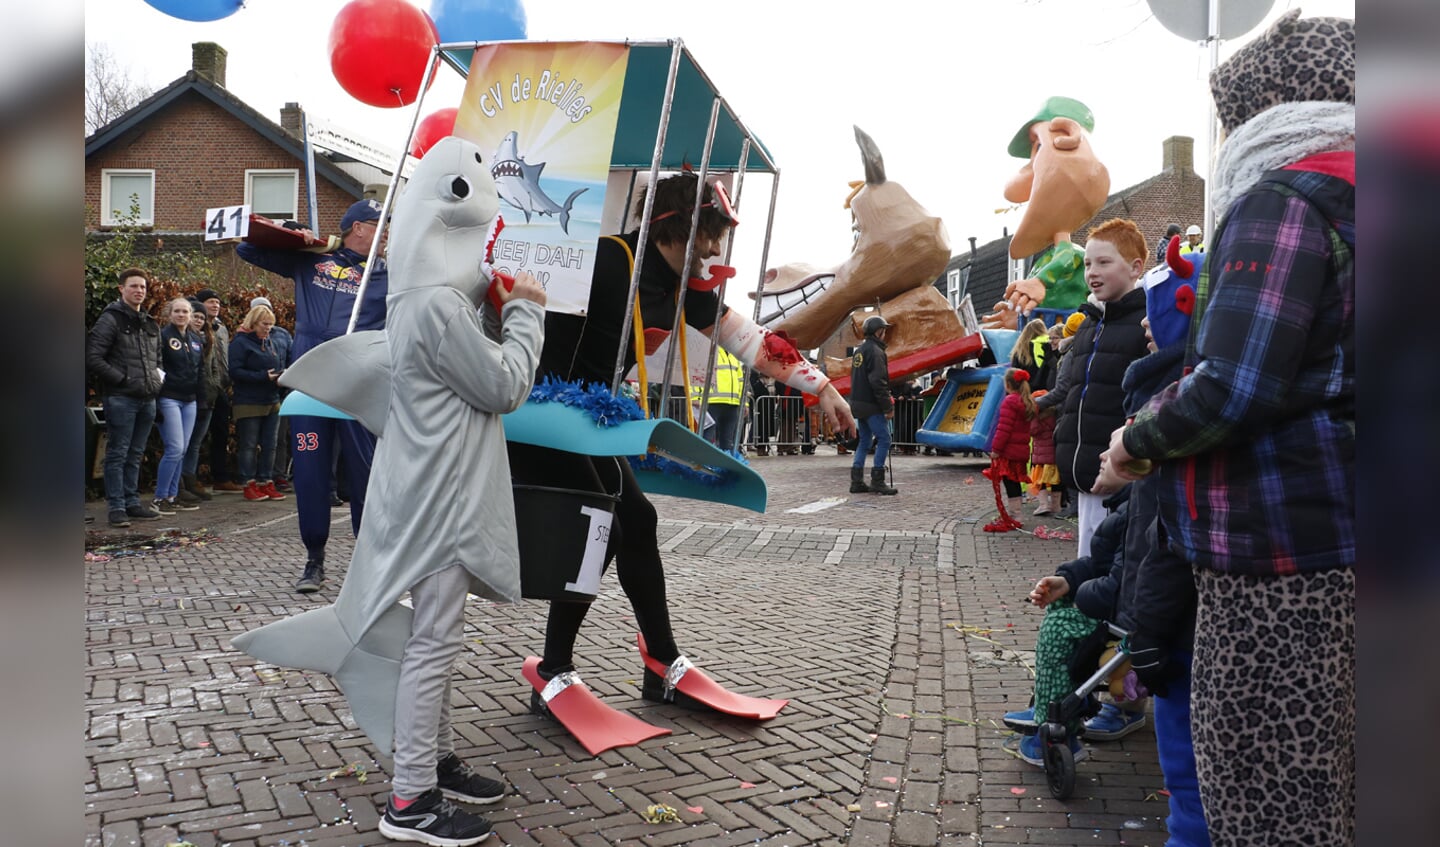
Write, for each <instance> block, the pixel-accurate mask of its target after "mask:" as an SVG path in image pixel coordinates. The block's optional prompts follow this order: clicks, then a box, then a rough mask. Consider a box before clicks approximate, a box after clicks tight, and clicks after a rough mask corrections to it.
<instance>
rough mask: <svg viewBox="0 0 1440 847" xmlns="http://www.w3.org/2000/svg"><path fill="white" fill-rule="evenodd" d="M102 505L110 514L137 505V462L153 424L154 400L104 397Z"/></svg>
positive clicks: (141, 456)
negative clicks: (103, 483) (104, 503)
mask: <svg viewBox="0 0 1440 847" xmlns="http://www.w3.org/2000/svg"><path fill="white" fill-rule="evenodd" d="M104 406H105V502H106V503H107V504H108V506H109V508H110V511H112V512H123V511H125V508H126V507H127V506H138V505H140V460H141V459H142V458H144V456H145V439H146V438H148V437H149V435H150V427H152V426H154V425H155V400H154V398H149V399H145V400H141V399H140V398H138V397H121V396H112V397H106V398H105V403H104Z"/></svg>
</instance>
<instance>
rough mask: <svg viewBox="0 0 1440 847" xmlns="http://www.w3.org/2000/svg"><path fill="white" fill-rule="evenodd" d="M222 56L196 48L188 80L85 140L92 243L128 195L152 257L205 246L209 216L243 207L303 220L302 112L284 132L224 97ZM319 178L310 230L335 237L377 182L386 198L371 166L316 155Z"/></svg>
mask: <svg viewBox="0 0 1440 847" xmlns="http://www.w3.org/2000/svg"><path fill="white" fill-rule="evenodd" d="M225 57H226V51H225V49H224V48H222V47H221V46H220V45H218V44H213V43H209V42H199V43H196V44H194V45H193V46H192V66H191V69H190V70H189V71H188V72H186V74H185V75H184V76H182V77H180V78H179V79H177V80H175V81H174V82H172V83H170V84H169V85H167V86H165V87H164V88H162V89H160V90H159V91H157V92H155V93H154V94H153V95H151V96H150V97H148V98H146V99H145V100H144V101H142V102H141V103H139V104H137V105H136V106H135V107H134V108H132V109H130V110H129V111H127V112H126V113H125V114H123V115H121V116H120V117H119V118H117V119H115V120H114V121H112V122H110V123H109V124H107V125H105V126H103V127H101V128H100V129H98V130H96V132H95V134H94V135H91V136H90V137H89V138H87V139H85V230H86V234H87V237H88V238H95V237H100V238H103V237H105V236H104V233H105V231H106V230H107V229H109V228H111V227H113V226H114V225H115V224H116V223H117V210H119V212H121V213H123V212H126V211H127V210H128V209H129V207H130V203H131V198H132V196H134V197H138V199H139V206H140V219H141V224H142V226H144V227H145V229H146V231H147V232H150V233H153V234H154V235H156V236H157V238H156V240H155V243H156V245H157V247H156V249H165V250H172V249H190V250H193V249H196V248H199V247H201V246H202V245H203V239H204V215H205V210H206V209H208V208H215V207H220V206H233V205H238V204H241V203H246V204H249V205H250V206H251V208H252V210H253V211H254V212H256V213H257V214H261V215H265V216H266V217H270V218H277V219H282V218H283V219H291V220H299V221H302V222H305V221H306V220H307V218H308V217H309V214H308V209H307V200H306V196H307V191H308V189H307V185H306V168H305V145H304V141H303V139H302V138H301V136H300V133H299V130H298V127H299V124H298V108H297V109H294V110H293V112H292V114H289V115H285V116H284V117H283V118H282V119H289V120H287V122H291V121H293V126H292V127H291V128H289V129H287V128H283V127H282V126H281V125H280V124H277V123H275V122H273V121H271V120H269V119H268V118H266V117H265V116H263V115H261V114H260V113H259V112H257V111H255V110H254V109H252V108H251V107H250V106H248V105H246V104H245V103H243V102H242V101H241V100H239V99H238V98H237V97H235V95H233V94H231V93H230V92H228V91H227V90H226V89H225ZM293 105H294V104H290V105H289V106H287V111H290V110H291V107H293ZM315 173H316V191H315V194H316V206H317V212H318V214H317V217H318V219H319V221H318V224H319V225H318V226H314V227H312V228H313V229H315V230H316V231H317V232H321V233H330V234H334V233H338V232H339V229H340V218H341V216H342V215H343V214H344V212H345V209H346V207H348V206H349V205H350V204H351V203H353V202H355V201H356V200H358V199H360V198H361V197H362V196H373V193H374V186H373V185H367V183H368V182H381V183H382V184H381V185H380V186H379V190H380V192H382V195H381V196H383V190H384V187H385V185H384V184H383V183H384V182H386V181H388V177H387V176H386V175H385V174H384V173H383V172H382V171H380V170H378V169H376V168H374V167H371V166H368V165H366V166H358V167H357V163H355V162H354V160H349V159H346V158H345V157H343V156H338V155H335V154H329V153H322V152H321V151H319V150H317V151H316V152H315ZM367 178H368V179H367ZM367 188H368V189H369V193H367ZM158 245H163V247H161V246H158ZM212 250H214V251H215V252H228V251H229V250H230V248H228V247H218V248H217V247H215V246H213V245H212V246H211V247H209V248H207V252H210V251H212Z"/></svg>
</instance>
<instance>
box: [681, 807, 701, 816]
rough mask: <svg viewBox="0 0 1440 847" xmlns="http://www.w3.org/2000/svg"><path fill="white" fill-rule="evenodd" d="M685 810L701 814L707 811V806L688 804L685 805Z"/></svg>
mask: <svg viewBox="0 0 1440 847" xmlns="http://www.w3.org/2000/svg"><path fill="white" fill-rule="evenodd" d="M685 811H687V812H690V813H691V814H696V815H700V814H704V812H705V807H704V806H686V807H685Z"/></svg>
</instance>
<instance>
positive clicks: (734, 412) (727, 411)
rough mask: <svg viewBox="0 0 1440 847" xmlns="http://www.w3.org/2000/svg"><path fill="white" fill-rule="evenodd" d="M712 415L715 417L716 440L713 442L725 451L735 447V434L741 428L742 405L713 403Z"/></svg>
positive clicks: (710, 410) (711, 407)
mask: <svg viewBox="0 0 1440 847" xmlns="http://www.w3.org/2000/svg"><path fill="white" fill-rule="evenodd" d="M709 412H710V417H712V418H714V419H715V440H714V441H712V442H711V443H712V444H714V445H715V446H716V447H719V448H720V449H721V450H724V451H725V452H727V453H728V452H730V451H731V450H734V449H735V436H736V434H737V433H738V432H739V429H740V407H739V406H738V405H725V404H724V403H711V404H710V407H709Z"/></svg>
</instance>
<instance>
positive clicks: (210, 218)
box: [205, 206, 250, 241]
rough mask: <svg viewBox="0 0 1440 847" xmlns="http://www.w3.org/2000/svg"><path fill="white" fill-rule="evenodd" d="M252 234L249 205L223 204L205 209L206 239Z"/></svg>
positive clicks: (242, 236)
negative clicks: (216, 207) (215, 207)
mask: <svg viewBox="0 0 1440 847" xmlns="http://www.w3.org/2000/svg"><path fill="white" fill-rule="evenodd" d="M249 234H250V207H249V206H222V207H220V208H218V209H206V210H205V240H206V241H220V240H222V239H225V238H244V237H245V236H247V235H249Z"/></svg>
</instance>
